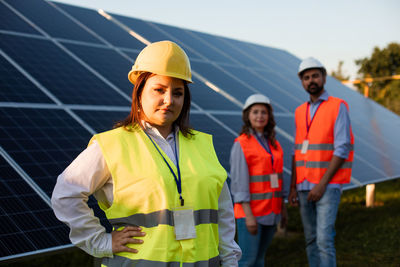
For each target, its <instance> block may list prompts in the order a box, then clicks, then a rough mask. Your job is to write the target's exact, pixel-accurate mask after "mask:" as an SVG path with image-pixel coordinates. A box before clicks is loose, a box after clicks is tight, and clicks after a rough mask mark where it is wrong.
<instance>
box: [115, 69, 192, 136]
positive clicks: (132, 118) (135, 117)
mask: <svg viewBox="0 0 400 267" xmlns="http://www.w3.org/2000/svg"><path fill="white" fill-rule="evenodd" d="M151 75H152V73H151V72H143V73H141V74H140V75H139V77H138V78H137V80H136V83H135V86H134V87H133V91H132V106H131V112H130V114H129V115H128V116H127V117H126V118H125V119H123V120H121V121H118V122H117V123H115V124H114V126H113V128H118V127H124V129H125V130H128V131H131V130H135V129H137V127H140V128H142V129H144V126H143V125H142V122H141V118H140V110H141V107H142V106H141V103H140V97H141V95H142V91H143V88H144V85H145V84H146V81H147V80H148V79H149V78H150V76H151ZM183 86H184V90H185V92H184V100H183V106H182V110H181V113H180V114H179V116H178V118H177V119H176V120H175V121H174V124H173V125H176V126H178V127H179V130H180V131H181V132H182V134H183V136H185V137H189V138H190V137H191V136H192V135H193V132H192V130H193V128H192V127H190V125H189V113H190V102H191V96H190V90H189V86H188V83H187V82H186V81H185V80H183ZM130 126H132V127H130Z"/></svg>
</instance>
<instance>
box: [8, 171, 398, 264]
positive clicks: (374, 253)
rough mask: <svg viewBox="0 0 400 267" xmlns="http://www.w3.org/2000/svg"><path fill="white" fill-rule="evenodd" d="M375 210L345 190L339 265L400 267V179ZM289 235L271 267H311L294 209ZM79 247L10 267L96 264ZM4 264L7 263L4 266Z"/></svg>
mask: <svg viewBox="0 0 400 267" xmlns="http://www.w3.org/2000/svg"><path fill="white" fill-rule="evenodd" d="M375 191H376V195H375V203H376V206H375V207H373V208H366V207H365V187H363V188H358V189H353V190H349V191H344V192H343V195H342V199H341V203H340V207H339V212H338V216H337V220H336V232H337V234H336V253H337V264H338V266H397V267H399V266H400V179H397V180H392V181H388V182H384V183H379V184H376V188H375ZM288 213H289V224H288V228H287V234H286V236H283V235H276V236H275V238H274V240H273V241H272V243H271V246H270V247H269V248H268V251H267V257H266V258H267V262H266V263H267V266H307V256H306V253H305V245H304V235H303V228H302V224H301V220H300V215H299V210H298V209H297V208H293V207H289V208H288ZM93 263H94V260H93V258H92V257H90V256H88V255H87V254H85V253H84V252H83V251H81V250H79V249H75V250H73V251H70V252H67V253H63V254H56V255H49V256H46V257H40V258H30V259H25V260H24V261H19V262H15V263H9V264H7V265H6V266H12V267H16V266H32V267H35V266H44V267H46V266H57V267H67V266H76V267H79V266H93ZM0 265H4V264H1V263H0Z"/></svg>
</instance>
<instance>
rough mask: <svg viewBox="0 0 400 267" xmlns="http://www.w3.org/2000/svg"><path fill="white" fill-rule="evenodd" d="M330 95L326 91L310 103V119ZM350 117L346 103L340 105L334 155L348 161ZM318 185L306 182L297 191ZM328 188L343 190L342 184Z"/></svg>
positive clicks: (335, 131)
mask: <svg viewBox="0 0 400 267" xmlns="http://www.w3.org/2000/svg"><path fill="white" fill-rule="evenodd" d="M328 97H329V94H328V92H327V91H324V92H323V93H322V94H321V96H320V97H319V98H318V99H317V100H316V101H315V102H311V100H310V101H308V102H309V103H310V118H311V119H312V118H313V117H314V115H315V112H316V111H317V109H318V107H319V105H320V104H321V103H322V102H323V101H326V100H328ZM350 125H351V124H350V116H349V112H348V110H347V107H346V105H345V104H344V103H341V104H340V107H339V113H338V116H337V118H336V122H335V128H334V133H333V134H334V143H333V147H334V151H333V155H335V156H337V157H340V158H344V159H347V157H348V156H349V153H350V151H351V149H352V145H351V141H350ZM295 134H296V125H295ZM293 155H294V146H293ZM315 185H316V184H314V183H310V182H309V181H307V180H304V181H303V182H302V183H300V184H297V191H308V190H311V189H312V188H313V187H314V186H315ZM327 188H339V189H341V188H342V185H341V184H328V186H327Z"/></svg>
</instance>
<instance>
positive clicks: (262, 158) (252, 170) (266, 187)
mask: <svg viewBox="0 0 400 267" xmlns="http://www.w3.org/2000/svg"><path fill="white" fill-rule="evenodd" d="M235 142H239V143H240V146H241V147H242V150H243V153H244V156H245V158H246V162H247V166H248V168H249V176H250V177H249V178H250V184H249V191H250V207H251V210H252V212H253V214H254V216H265V215H268V214H270V213H271V212H273V213H275V214H280V213H281V208H282V170H283V150H282V147H281V145H280V144H279V142H278V141H276V148H274V147H273V146H272V145H270V148H271V152H272V155H273V156H274V164H273V166H272V161H271V155H270V154H269V153H268V152H267V151H265V149H264V148H263V147H262V145H261V144H260V143H259V142H258V141H257V139H256V138H255V137H254V136H253V135H251V136H250V138H249V137H247V135H246V134H242V135H240V136H239V137H238V138H236V140H235ZM273 173H277V174H278V183H279V186H278V188H271V182H270V181H271V180H270V178H271V174H273ZM234 211H235V218H237V219H238V218H244V217H245V216H246V215H245V213H244V211H243V207H242V205H241V204H240V203H235V206H234Z"/></svg>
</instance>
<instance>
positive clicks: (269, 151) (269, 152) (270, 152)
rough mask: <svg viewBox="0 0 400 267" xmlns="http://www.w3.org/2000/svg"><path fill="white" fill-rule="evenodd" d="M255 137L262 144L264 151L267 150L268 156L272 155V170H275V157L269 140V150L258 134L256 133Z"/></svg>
mask: <svg viewBox="0 0 400 267" xmlns="http://www.w3.org/2000/svg"><path fill="white" fill-rule="evenodd" d="M255 136H256V138H257V140H258V142H259V143H260V145H261V146H262V147H263V148H264V150H265V151H266V152H267V153H268V154H270V155H271V164H272V165H271V166H272V169H273V168H274V155H273V154H272V151H271V147H270V145H269V142H268V140H266V141H267V146H268V148H267V147H266V146H265V144H264V142H262V140H261V139H260V137H258V134H257V133H255Z"/></svg>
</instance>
